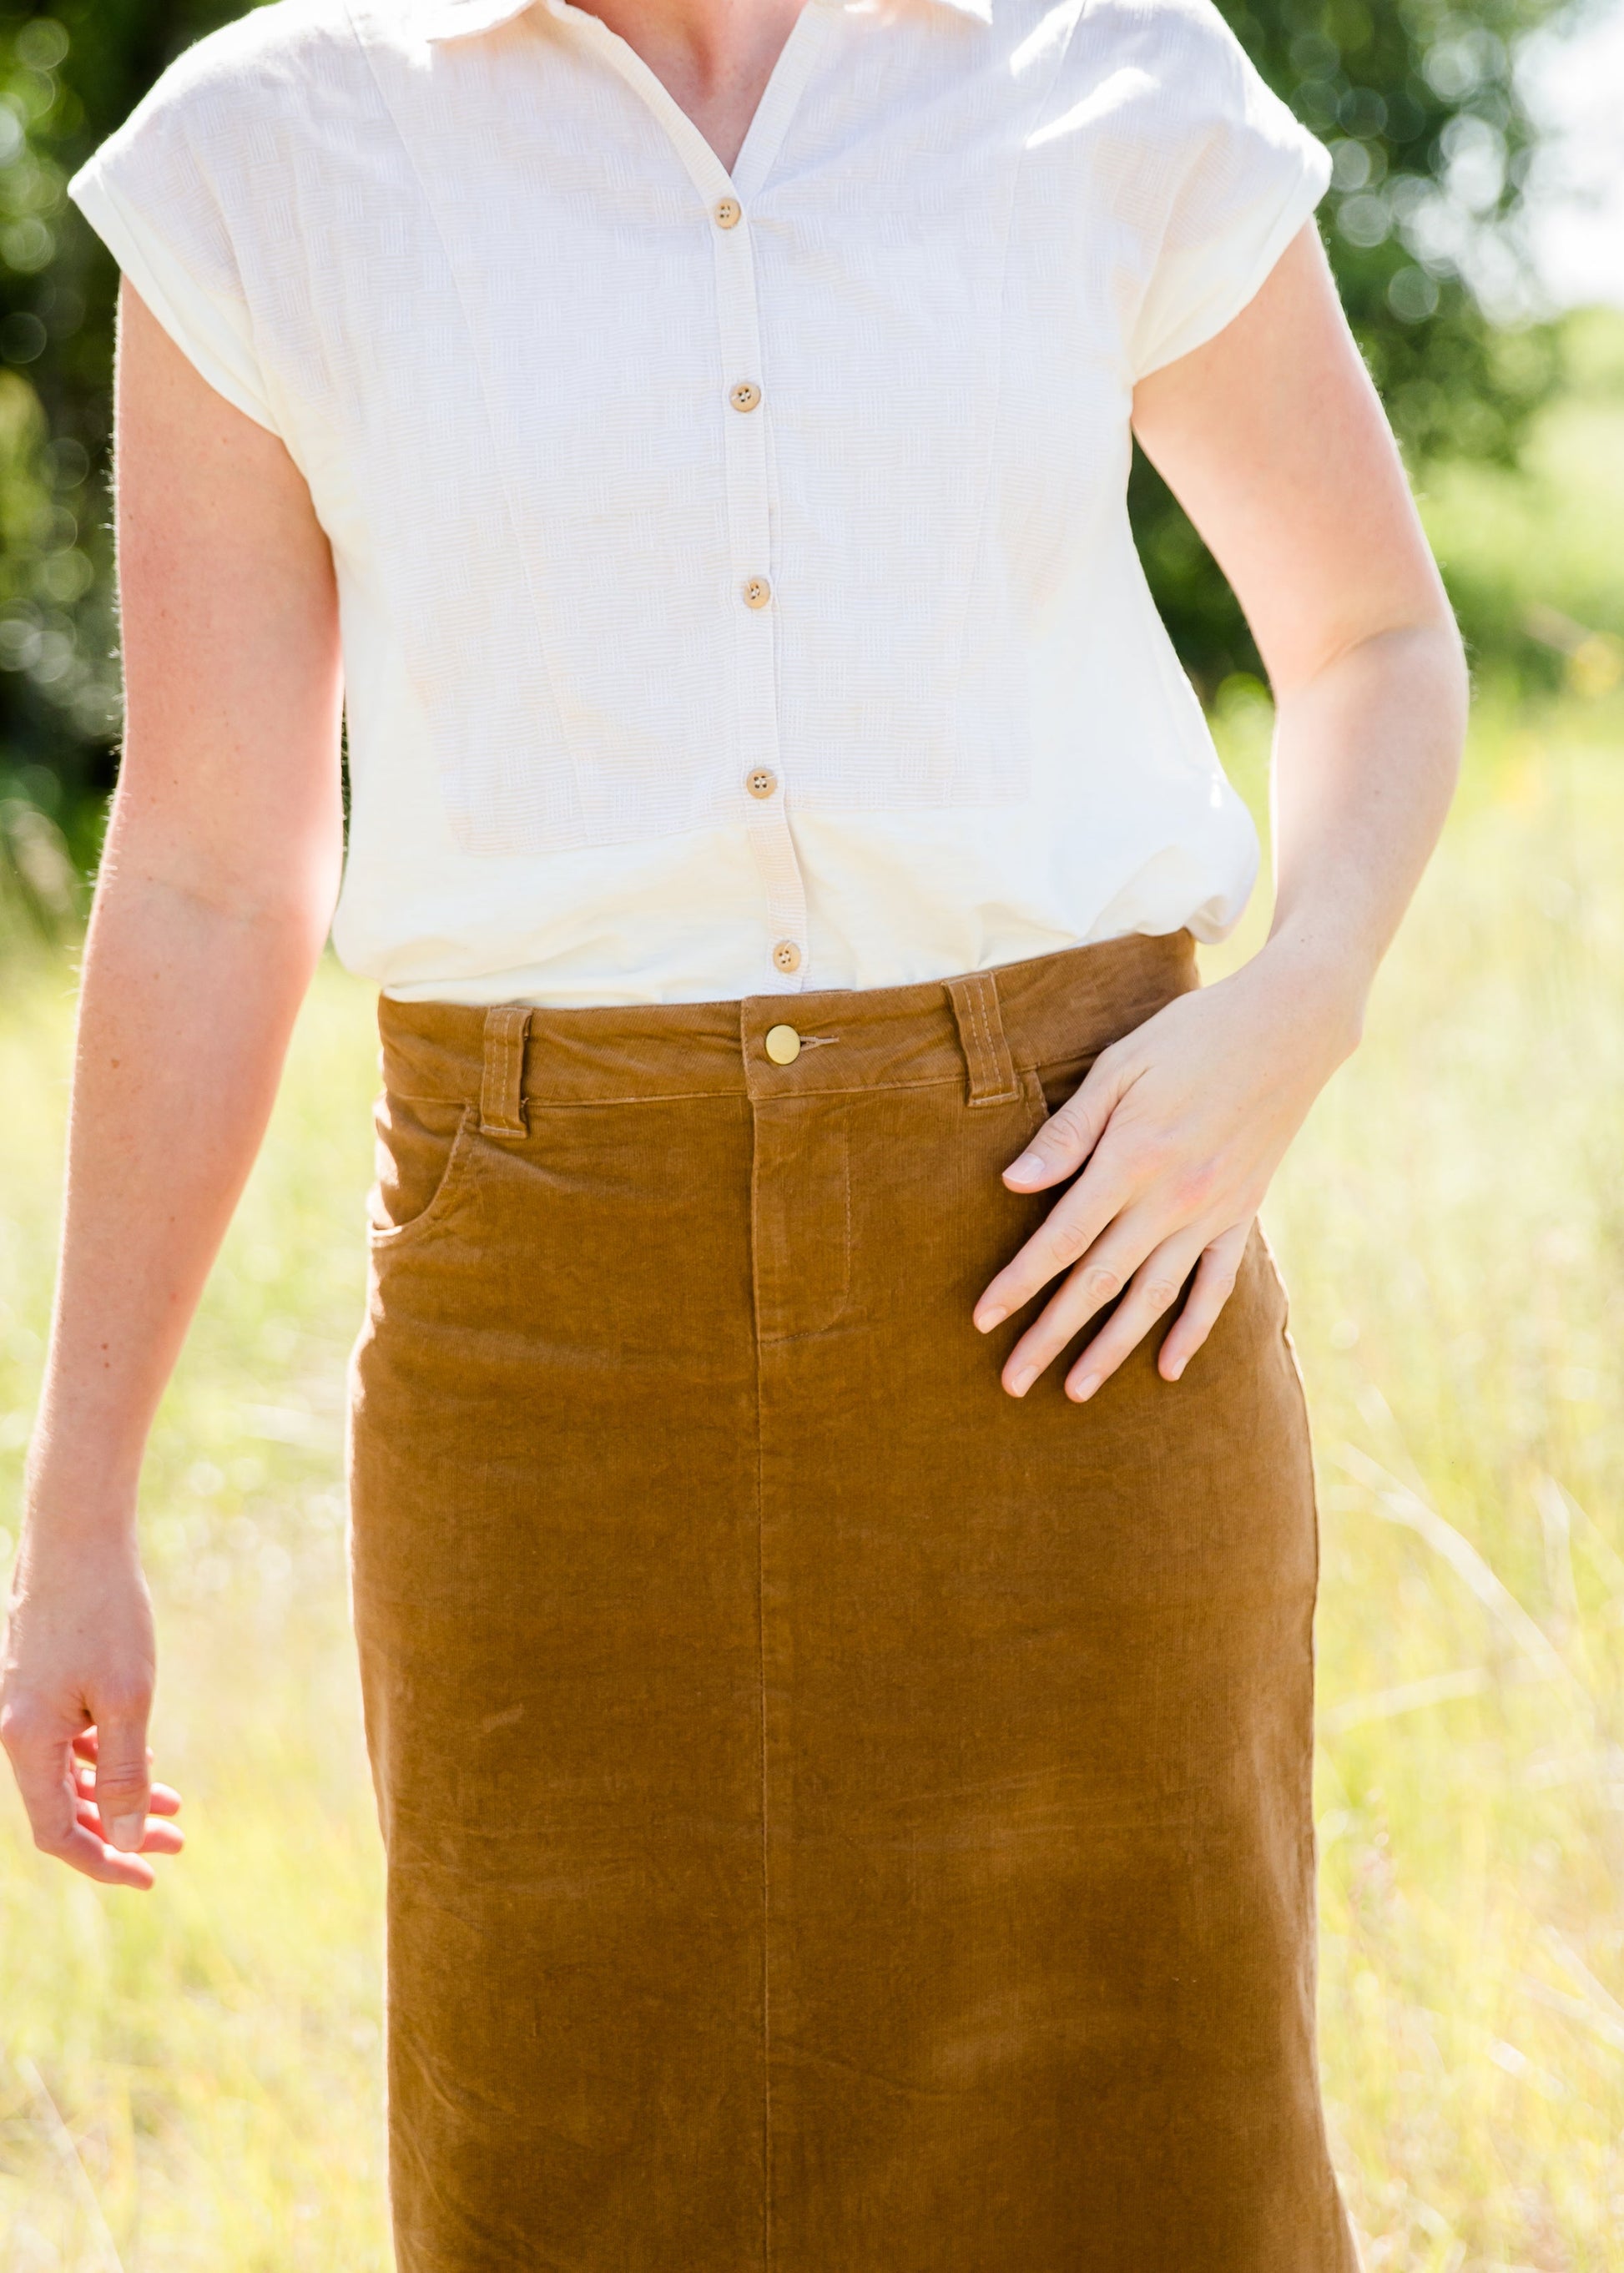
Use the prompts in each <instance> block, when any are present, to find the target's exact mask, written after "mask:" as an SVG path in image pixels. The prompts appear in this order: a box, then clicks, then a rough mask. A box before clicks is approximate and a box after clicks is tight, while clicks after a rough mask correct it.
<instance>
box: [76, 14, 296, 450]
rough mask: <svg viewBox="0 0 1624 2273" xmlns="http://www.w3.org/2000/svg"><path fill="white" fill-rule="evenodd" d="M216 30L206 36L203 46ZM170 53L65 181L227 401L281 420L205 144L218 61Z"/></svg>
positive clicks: (270, 422) (264, 421) (209, 140)
mask: <svg viewBox="0 0 1624 2273" xmlns="http://www.w3.org/2000/svg"><path fill="white" fill-rule="evenodd" d="M213 44H214V42H211V41H206V42H204V43H203V45H204V46H205V47H209V46H212V45H213ZM198 55H199V50H198V49H193V50H192V51H191V53H190V54H188V55H186V56H182V57H181V59H180V61H179V62H178V63H177V64H171V65H170V67H169V70H168V71H166V72H165V73H164V75H163V77H162V79H160V80H159V81H158V83H157V85H156V86H154V88H153V89H152V92H151V93H150V94H148V95H147V98H146V100H145V101H143V102H142V103H141V104H140V105H139V108H138V109H135V110H134V111H132V114H131V116H129V118H128V119H126V121H125V122H124V125H122V126H121V127H120V128H119V129H118V131H117V133H116V134H113V135H111V136H109V139H108V140H107V141H105V142H104V143H103V144H102V146H101V148H100V149H99V150H98V151H97V152H96V153H95V154H94V157H92V158H91V159H90V160H89V161H88V162H87V163H86V165H84V166H83V167H81V168H80V169H79V172H78V173H77V174H76V175H75V176H73V178H72V180H71V182H70V183H69V184H68V195H69V196H70V197H71V199H72V200H73V202H74V204H75V205H76V206H78V207H79V211H80V212H81V213H82V214H84V216H85V218H86V221H88V222H89V223H90V225H91V227H92V228H93V229H94V230H95V232H96V235H97V236H99V237H100V238H101V239H102V243H103V244H105V245H106V246H107V248H108V250H109V252H111V254H112V256H113V258H114V259H115V260H117V263H118V266H119V267H120V268H121V270H122V271H123V272H124V274H125V275H126V276H127V277H128V278H129V280H130V281H131V283H132V285H133V286H134V287H135V289H136V290H137V292H139V295H140V296H141V298H142V300H143V301H144V302H145V303H146V304H147V307H148V308H150V309H151V311H152V312H153V314H154V316H155V317H156V319H157V320H158V321H159V323H161V324H162V326H163V328H164V330H165V331H166V332H167V333H168V334H169V337H170V338H171V339H172V340H173V341H175V343H176V345H177V347H178V348H179V349H181V351H182V353H183V354H184V355H185V356H187V357H188V358H189V359H190V361H191V362H192V364H195V365H196V367H197V369H198V370H199V371H200V372H201V373H202V375H203V377H204V378H205V379H207V381H208V383H209V385H210V386H212V387H214V389H215V391H216V392H217V393H218V394H223V395H224V396H225V398H226V401H228V402H231V403H235V405H236V406H237V409H239V410H241V411H244V412H245V413H246V415H247V416H249V417H250V418H252V419H254V420H256V421H257V422H258V424H259V425H261V426H266V427H268V428H269V429H270V431H272V432H273V433H276V432H278V431H280V429H279V424H278V421H277V418H276V416H275V414H274V410H273V409H272V405H271V400H270V394H269V390H268V388H267V381H266V377H265V373H264V371H262V369H261V366H260V361H259V356H258V355H257V353H256V351H255V346H254V335H253V324H252V318H251V314H250V311H249V307H248V303H247V299H246V296H245V295H244V290H243V286H242V281H241V278H240V276H239V274H238V269H237V259H236V255H235V252H234V251H233V248H232V244H231V241H230V236H229V231H228V229H227V227H226V221H225V216H224V212H223V210H222V203H221V201H220V199H218V198H217V197H216V195H215V193H214V188H213V186H212V184H211V180H210V176H209V168H208V163H207V159H206V157H205V156H204V154H203V152H204V149H205V148H206V147H207V146H208V145H210V144H214V143H217V141H218V139H219V130H220V128H221V127H222V125H223V124H225V122H224V120H223V119H222V117H220V116H216V115H215V114H217V113H218V112H219V111H220V109H221V105H222V90H221V89H220V87H219V86H218V84H217V81H218V76H219V75H218V73H217V72H209V73H207V74H205V75H201V76H200V75H199V73H198V72H197V71H195V70H193V69H192V68H190V66H192V61H193V57H194V56H198Z"/></svg>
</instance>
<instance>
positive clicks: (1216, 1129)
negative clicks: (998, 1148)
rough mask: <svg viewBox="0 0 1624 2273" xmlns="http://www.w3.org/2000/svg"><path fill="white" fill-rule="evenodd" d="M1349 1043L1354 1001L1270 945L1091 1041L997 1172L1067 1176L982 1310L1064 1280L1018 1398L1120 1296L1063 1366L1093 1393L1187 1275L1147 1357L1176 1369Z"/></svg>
mask: <svg viewBox="0 0 1624 2273" xmlns="http://www.w3.org/2000/svg"><path fill="white" fill-rule="evenodd" d="M1356 1039H1357V1016H1355V1015H1354V1013H1353V1012H1352V1010H1351V1009H1347V1011H1346V1015H1342V1013H1341V1011H1340V1010H1339V1011H1329V1010H1328V1009H1327V1001H1326V998H1325V994H1324V993H1323V992H1322V991H1320V990H1319V989H1318V988H1316V987H1315V986H1313V985H1312V983H1309V981H1308V980H1307V979H1305V978H1304V975H1303V974H1301V973H1300V972H1297V971H1294V970H1293V969H1292V968H1290V967H1289V965H1287V966H1285V967H1281V966H1279V965H1278V964H1274V963H1273V962H1272V961H1271V950H1270V949H1265V950H1264V951H1263V953H1262V954H1261V955H1259V956H1257V957H1256V958H1255V959H1254V960H1253V961H1252V963H1251V964H1247V965H1246V966H1245V967H1244V969H1243V970H1241V971H1237V972H1236V973H1235V974H1234V976H1233V977H1231V978H1229V979H1222V980H1220V981H1219V982H1218V984H1216V985H1215V986H1210V987H1207V988H1205V989H1203V990H1201V991H1199V993H1195V994H1184V995H1180V996H1179V997H1178V998H1177V1000H1176V1001H1172V1002H1169V1003H1168V1004H1167V1005H1166V1007H1165V1008H1164V1009H1161V1010H1159V1011H1157V1012H1156V1014H1155V1015H1154V1017H1151V1018H1148V1019H1147V1020H1146V1022H1145V1024H1143V1025H1142V1026H1139V1027H1136V1028H1135V1029H1134V1031H1132V1033H1130V1034H1126V1035H1124V1037H1123V1039H1121V1040H1120V1041H1117V1042H1113V1043H1112V1044H1111V1045H1110V1046H1109V1048H1108V1049H1105V1050H1103V1051H1102V1052H1101V1054H1100V1055H1099V1057H1098V1058H1096V1059H1095V1061H1094V1064H1093V1065H1092V1067H1091V1068H1090V1069H1089V1071H1088V1074H1087V1076H1086V1079H1085V1080H1084V1081H1083V1082H1082V1083H1081V1084H1080V1085H1079V1088H1078V1089H1077V1091H1075V1093H1074V1094H1073V1095H1072V1096H1071V1098H1070V1099H1068V1100H1067V1101H1066V1103H1065V1104H1064V1105H1063V1106H1061V1107H1060V1109H1059V1110H1058V1111H1057V1112H1056V1113H1055V1114H1052V1115H1051V1116H1050V1118H1049V1120H1048V1121H1046V1122H1045V1123H1044V1124H1043V1126H1042V1128H1041V1129H1039V1130H1038V1132H1037V1134H1036V1135H1035V1136H1034V1137H1033V1138H1032V1140H1031V1143H1030V1144H1029V1145H1028V1146H1027V1149H1026V1151H1025V1152H1023V1153H1022V1154H1021V1156H1020V1158H1019V1159H1018V1160H1015V1161H1013V1162H1012V1163H1011V1166H1010V1167H1007V1168H1006V1169H1005V1170H1004V1182H1005V1183H1006V1184H1008V1185H1009V1187H1010V1188H1011V1190H1013V1191H1018V1192H1039V1191H1044V1190H1047V1189H1049V1187H1051V1186H1052V1185H1055V1184H1058V1183H1061V1182H1064V1180H1065V1179H1066V1178H1067V1177H1071V1176H1075V1178H1076V1181H1075V1182H1073V1183H1071V1185H1070V1186H1069V1188H1068V1189H1067V1190H1066V1191H1065V1192H1064V1194H1063V1195H1062V1196H1061V1197H1060V1199H1059V1200H1058V1201H1057V1202H1056V1204H1055V1206H1054V1208H1053V1209H1052V1210H1051V1211H1050V1212H1049V1216H1048V1218H1047V1219H1045V1221H1044V1222H1043V1224H1042V1225H1041V1227H1040V1228H1039V1229H1038V1230H1037V1231H1035V1232H1034V1234H1033V1235H1032V1237H1031V1238H1030V1239H1029V1240H1028V1241H1027V1242H1026V1245H1025V1246H1024V1247H1023V1248H1022V1249H1020V1251H1019V1254H1018V1255H1017V1256H1015V1257H1014V1258H1013V1260H1012V1261H1011V1262H1010V1263H1008V1264H1006V1265H1005V1266H1004V1269H1003V1270H1002V1271H1001V1272H999V1273H998V1275H997V1277H996V1279H993V1281H992V1283H991V1284H990V1286H989V1287H988V1288H987V1290H986V1292H985V1293H984V1294H982V1296H981V1300H980V1302H978V1303H977V1304H976V1307H975V1313H974V1317H975V1324H976V1325H977V1326H978V1327H979V1328H980V1330H981V1332H983V1333H987V1332H990V1331H991V1329H992V1328H993V1327H995V1326H996V1325H999V1324H1002V1323H1003V1321H1004V1319H1005V1318H1007V1317H1009V1316H1010V1315H1011V1312H1012V1311H1015V1310H1018V1309H1020V1308H1021V1307H1022V1305H1023V1304H1025V1303H1026V1302H1031V1300H1032V1299H1033V1297H1034V1295H1035V1294H1039V1293H1040V1292H1041V1289H1042V1288H1043V1287H1047V1286H1048V1285H1049V1282H1050V1281H1051V1280H1053V1279H1056V1278H1058V1279H1059V1280H1060V1284H1059V1286H1058V1287H1057V1288H1056V1292H1055V1294H1054V1295H1053V1296H1052V1298H1051V1299H1050V1301H1049V1302H1048V1303H1047V1304H1046V1305H1045V1306H1044V1308H1043V1309H1042V1310H1041V1312H1040V1314H1039V1315H1038V1317H1036V1318H1035V1319H1034V1321H1033V1323H1032V1324H1031V1325H1029V1326H1028V1327H1027V1329H1026V1332H1025V1333H1023V1334H1022V1336H1021V1337H1020V1339H1019V1341H1018V1342H1017V1343H1016V1345H1015V1347H1014V1348H1013V1349H1012V1350H1011V1353H1010V1354H1009V1357H1008V1359H1007V1360H1006V1362H1005V1363H1004V1387H1005V1389H1007V1390H1008V1391H1009V1392H1010V1394H1011V1396H1012V1397H1024V1396H1025V1395H1026V1392H1027V1390H1028V1389H1030V1388H1031V1386H1032V1384H1033V1383H1034V1381H1035V1380H1036V1379H1037V1378H1038V1377H1039V1375H1040V1374H1041V1373H1042V1372H1043V1371H1044V1370H1045V1369H1046V1368H1047V1367H1048V1366H1049V1365H1050V1364H1051V1363H1052V1362H1053V1361H1054V1360H1055V1359H1056V1357H1057V1356H1058V1355H1059V1354H1060V1353H1061V1351H1062V1350H1063V1349H1064V1348H1065V1347H1066V1345H1067V1344H1068V1343H1069V1342H1071V1341H1073V1340H1074V1339H1076V1337H1077V1336H1078V1335H1079V1333H1080V1332H1082V1331H1083V1329H1084V1328H1085V1327H1086V1325H1087V1324H1088V1323H1089V1321H1090V1320H1091V1319H1093V1318H1094V1317H1097V1316H1098V1314H1099V1313H1100V1312H1101V1310H1102V1309H1105V1308H1106V1307H1107V1305H1108V1304H1110V1303H1115V1304H1116V1308H1115V1309H1114V1310H1113V1311H1112V1313H1111V1316H1110V1317H1109V1319H1108V1320H1107V1321H1106V1323H1105V1324H1104V1325H1102V1326H1101V1328H1100V1329H1099V1330H1098V1332H1095V1333H1094V1336H1093V1338H1092V1339H1090V1340H1089V1341H1088V1342H1087V1343H1086V1345H1085V1347H1084V1348H1083V1351H1082V1353H1081V1354H1080V1355H1079V1357H1078V1358H1077V1360H1076V1361H1075V1362H1074V1363H1073V1364H1072V1366H1071V1370H1070V1371H1069V1373H1068V1374H1067V1376H1066V1384H1065V1385H1066V1393H1067V1394H1068V1396H1070V1397H1072V1398H1074V1399H1077V1400H1078V1401H1079V1403H1080V1402H1082V1401H1083V1400H1084V1399H1086V1398H1089V1397H1092V1396H1093V1394H1094V1392H1095V1390H1096V1389H1098V1388H1099V1386H1100V1384H1101V1382H1102V1381H1104V1380H1105V1379H1106V1377H1108V1376H1109V1374H1111V1373H1114V1372H1115V1371H1116V1368H1117V1367H1118V1366H1119V1365H1120V1364H1121V1363H1122V1362H1123V1360H1124V1358H1125V1357H1127V1356H1128V1354H1129V1353H1130V1352H1131V1351H1132V1350H1133V1349H1135V1348H1136V1347H1138V1345H1139V1343H1140V1342H1141V1341H1142V1340H1143V1339H1144V1338H1145V1336H1146V1335H1147V1333H1148V1332H1150V1331H1151V1329H1152V1328H1153V1327H1154V1325H1155V1324H1157V1322H1158V1320H1160V1319H1161V1318H1162V1317H1165V1316H1166V1314H1167V1313H1168V1311H1169V1310H1170V1309H1173V1307H1174V1305H1175V1304H1176V1303H1177V1302H1178V1299H1179V1295H1180V1293H1181V1290H1183V1289H1184V1287H1185V1284H1186V1281H1189V1282H1190V1283H1189V1287H1188V1291H1187V1293H1185V1294H1184V1303H1183V1307H1182V1308H1181V1309H1180V1310H1179V1313H1178V1316H1177V1318H1176V1319H1175V1321H1174V1323H1173V1324H1172V1326H1171V1328H1170V1329H1169V1332H1168V1334H1167V1337H1166V1339H1165V1340H1164V1341H1163V1342H1162V1348H1161V1351H1160V1354H1159V1355H1158V1358H1157V1369H1158V1370H1159V1372H1160V1373H1161V1375H1162V1378H1163V1380H1165V1381H1177V1379H1178V1377H1179V1376H1180V1374H1182V1373H1183V1371H1184V1368H1185V1366H1186V1365H1187V1364H1188V1363H1189V1362H1190V1360H1191V1359H1192V1357H1193V1356H1194V1354H1195V1353H1196V1351H1197V1350H1199V1348H1200V1347H1201V1345H1202V1343H1203V1342H1204V1341H1205V1340H1206V1339H1207V1335H1208V1334H1209V1333H1210V1332H1212V1329H1213V1326H1214V1324H1215V1323H1216V1321H1217V1318H1218V1316H1219V1313H1220V1312H1221V1311H1222V1309H1223V1306H1224V1304H1225V1302H1227V1301H1228V1299H1229V1294H1230V1291H1231V1289H1232V1288H1233V1287H1234V1285H1235V1279H1236V1274H1237V1272H1238V1270H1239V1269H1240V1264H1241V1257H1242V1256H1243V1255H1244V1252H1245V1247H1246V1241H1247V1238H1248V1235H1249V1234H1250V1233H1251V1230H1252V1221H1253V1219H1254V1218H1255V1216H1256V1214H1257V1212H1258V1209H1259V1205H1260V1204H1261V1203H1262V1199H1263V1195H1264V1193H1265V1192H1266V1191H1267V1189H1268V1184H1269V1181H1270V1179H1271V1177H1272V1176H1273V1175H1274V1170H1275V1169H1276V1167H1278V1166H1279V1164H1280V1160H1281V1158H1282V1154H1283V1153H1284V1152H1285V1150H1286V1147H1287V1145H1288V1144H1289V1143H1290V1141H1291V1139H1292V1137H1294V1136H1295V1135H1296V1133H1297V1129H1298V1128H1299V1127H1300V1125H1301V1123H1302V1121H1303V1120H1304V1116H1305V1114H1307V1111H1308V1108H1309V1106H1311V1105H1312V1102H1313V1100H1314V1098H1315V1096H1316V1095H1317V1094H1318V1092H1319V1090H1320V1089H1321V1087H1322V1086H1323V1085H1324V1084H1325V1082H1326V1081H1327V1079H1328V1078H1329V1076H1330V1075H1331V1074H1332V1073H1333V1072H1334V1071H1335V1068H1336V1067H1337V1065H1339V1064H1340V1063H1341V1062H1342V1059H1343V1058H1345V1057H1346V1056H1348V1055H1349V1054H1350V1051H1351V1049H1352V1046H1353V1044H1354V1041H1355V1040H1356ZM1085 1163H1086V1166H1085ZM1079 1167H1080V1168H1081V1169H1082V1174H1080V1175H1078V1174H1077V1171H1078V1169H1079ZM1192 1273H1193V1274H1194V1276H1193V1279H1192ZM1119 1297H1120V1300H1119V1299H1118V1298H1119Z"/></svg>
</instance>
